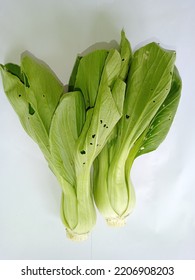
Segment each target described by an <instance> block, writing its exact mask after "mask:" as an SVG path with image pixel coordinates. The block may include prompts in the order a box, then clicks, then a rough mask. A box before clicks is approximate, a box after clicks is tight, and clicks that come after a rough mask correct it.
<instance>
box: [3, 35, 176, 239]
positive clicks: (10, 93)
mask: <svg viewBox="0 0 195 280" xmlns="http://www.w3.org/2000/svg"><path fill="white" fill-rule="evenodd" d="M174 63H175V52H174V51H168V50H165V49H162V48H161V47H160V46H159V45H157V44H156V43H150V44H148V45H146V46H144V47H142V48H140V49H138V50H137V51H136V52H135V53H134V54H132V51H131V46H130V43H129V41H128V40H127V38H126V36H125V33H124V31H122V32H121V42H120V48H119V50H117V49H111V50H96V51H93V52H91V53H89V54H87V55H86V56H84V57H80V56H77V58H76V62H75V65H74V66H73V70H72V74H71V77H70V79H69V86H68V92H67V93H65V90H64V85H63V84H62V83H61V82H60V81H59V80H58V78H57V77H56V75H55V74H54V73H53V72H52V70H51V69H50V68H49V67H48V66H47V65H46V64H45V63H43V62H42V61H41V60H38V59H37V58H35V57H34V56H32V55H31V54H29V53H28V52H25V53H23V55H22V56H21V66H19V65H16V64H12V63H7V64H5V65H4V66H3V65H0V69H1V74H2V80H3V85H4V90H5V93H6V95H7V97H8V99H9V101H10V103H11V105H12V107H13V109H14V110H15V112H16V113H17V115H18V117H19V119H20V122H21V124H22V126H23V128H24V129H25V131H26V132H27V133H28V135H29V136H30V137H31V138H32V139H33V140H34V141H35V142H36V143H37V144H38V145H39V147H40V149H41V151H42V152H43V154H44V156H45V158H46V160H47V162H48V165H49V167H50V169H51V170H52V172H53V173H54V175H55V176H56V178H57V180H58V182H59V184H60V186H61V189H62V199H61V218H62V222H63V223H64V225H65V227H66V230H67V236H68V237H69V238H70V239H72V240H84V239H86V237H87V236H88V233H89V232H90V231H91V229H92V228H93V226H94V224H95V222H96V211H95V204H94V200H95V203H96V206H97V208H98V209H99V210H100V212H101V213H102V214H103V216H104V217H105V219H106V220H107V222H108V224H110V225H113V226H116V225H117V226H120V225H123V224H124V222H125V217H126V216H127V215H129V213H130V212H131V211H132V209H133V207H134V204H135V193H134V189H133V186H132V183H131V180H130V171H131V167H132V164H133V162H134V160H135V159H136V158H137V157H138V156H140V155H142V154H144V153H148V152H151V151H153V150H155V149H156V148H157V147H158V146H159V145H160V143H161V142H162V141H163V140H164V139H165V137H166V135H167V133H168V131H169V129H170V126H171V123H172V121H173V118H174V115H175V113H176V110H177V106H178V103H179V99H180V92H181V79H180V76H179V73H178V71H177V69H176V67H175V66H174ZM92 165H93V177H91V167H92ZM91 178H92V180H91Z"/></svg>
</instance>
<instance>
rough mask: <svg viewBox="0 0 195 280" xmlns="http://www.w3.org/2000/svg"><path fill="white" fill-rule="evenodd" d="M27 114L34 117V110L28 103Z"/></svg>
mask: <svg viewBox="0 0 195 280" xmlns="http://www.w3.org/2000/svg"><path fill="white" fill-rule="evenodd" d="M28 112H29V114H30V115H34V113H35V110H34V109H33V107H32V106H31V105H30V103H28Z"/></svg>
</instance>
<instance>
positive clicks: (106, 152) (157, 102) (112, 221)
mask: <svg viewBox="0 0 195 280" xmlns="http://www.w3.org/2000/svg"><path fill="white" fill-rule="evenodd" d="M174 62H175V52H174V51H167V50H164V49H162V48H161V47H160V46H159V45H157V44H155V43H150V44H148V45H146V46H144V47H142V48H140V49H139V50H137V51H136V52H135V54H134V55H133V58H132V62H131V66H130V72H129V75H128V80H127V91H126V95H125V101H124V110H123V117H122V118H121V120H120V121H119V122H118V124H117V125H116V128H115V130H116V131H117V133H115V135H114V137H113V135H112V136H111V137H110V138H109V139H108V141H107V145H106V146H105V147H104V149H103V151H102V152H101V154H100V155H99V156H98V158H97V159H96V160H95V163H94V180H93V184H94V198H95V202H96V205H97V207H98V209H99V210H100V212H101V213H102V214H103V216H104V217H105V219H106V220H107V222H108V224H109V225H113V226H120V225H124V223H125V217H126V216H128V215H129V214H130V213H131V211H132V209H133V208H134V204H135V193H134V189H133V186H132V183H131V179H130V177H129V174H130V170H131V167H132V164H133V162H134V160H135V158H136V157H138V156H139V155H141V154H144V153H147V152H150V151H153V150H155V149H156V148H157V147H158V146H159V145H160V143H161V142H162V141H163V140H164V138H165V137H166V135H167V133H168V131H169V128H170V126H171V123H172V121H173V118H174V115H175V113H176V109H177V106H178V103H179V98H180V92H181V79H180V77H179V74H178V71H177V69H176V68H175V67H174Z"/></svg>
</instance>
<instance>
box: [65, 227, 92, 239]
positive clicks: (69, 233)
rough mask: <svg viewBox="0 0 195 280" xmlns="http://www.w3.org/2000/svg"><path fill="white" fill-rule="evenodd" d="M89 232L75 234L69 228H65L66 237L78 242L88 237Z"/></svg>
mask: <svg viewBox="0 0 195 280" xmlns="http://www.w3.org/2000/svg"><path fill="white" fill-rule="evenodd" d="M88 236H89V234H88V233H83V234H77V233H75V232H73V231H71V230H70V229H66V237H67V238H69V239H71V240H72V241H76V242H80V241H85V240H87V239H88Z"/></svg>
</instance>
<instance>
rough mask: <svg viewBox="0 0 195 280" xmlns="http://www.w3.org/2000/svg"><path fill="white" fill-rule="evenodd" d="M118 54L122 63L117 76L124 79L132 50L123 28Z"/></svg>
mask: <svg viewBox="0 0 195 280" xmlns="http://www.w3.org/2000/svg"><path fill="white" fill-rule="evenodd" d="M120 55H121V61H122V63H121V70H120V74H119V77H120V79H121V80H123V81H125V80H126V78H127V75H128V72H129V67H130V64H131V59H132V50H131V46H130V43H129V41H128V40H127V38H126V36H125V32H124V31H123V30H122V31H121V43H120Z"/></svg>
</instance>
